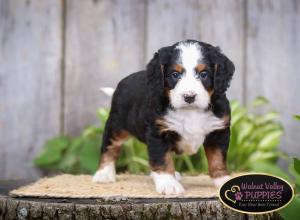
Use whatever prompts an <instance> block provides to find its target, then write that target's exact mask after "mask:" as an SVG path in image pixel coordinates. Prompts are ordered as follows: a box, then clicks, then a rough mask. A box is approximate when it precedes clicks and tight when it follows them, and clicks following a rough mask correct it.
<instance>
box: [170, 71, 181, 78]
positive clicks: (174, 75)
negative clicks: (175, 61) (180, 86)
mask: <svg viewBox="0 0 300 220" xmlns="http://www.w3.org/2000/svg"><path fill="white" fill-rule="evenodd" d="M171 77H172V78H173V79H180V78H181V74H180V73H178V72H173V73H171Z"/></svg>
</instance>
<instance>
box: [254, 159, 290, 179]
mask: <svg viewBox="0 0 300 220" xmlns="http://www.w3.org/2000/svg"><path fill="white" fill-rule="evenodd" d="M251 167H252V170H253V171H256V172H262V173H269V174H273V175H275V176H279V177H281V178H283V179H285V180H286V181H288V182H290V183H291V182H292V179H291V177H290V176H289V175H287V173H286V172H285V171H284V170H282V169H281V168H280V167H279V166H278V165H276V164H271V163H266V162H256V163H253V164H251Z"/></svg>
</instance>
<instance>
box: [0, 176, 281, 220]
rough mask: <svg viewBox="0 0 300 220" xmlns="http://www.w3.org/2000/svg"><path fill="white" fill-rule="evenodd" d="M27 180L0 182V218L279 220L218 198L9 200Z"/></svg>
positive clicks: (24, 198)
mask: <svg viewBox="0 0 300 220" xmlns="http://www.w3.org/2000/svg"><path fill="white" fill-rule="evenodd" d="M27 182H28V181H0V219H280V217H279V215H278V214H277V213H269V214H264V215H248V214H243V213H238V212H236V211H233V210H231V209H229V208H227V207H225V206H223V204H222V203H221V202H220V201H219V200H218V199H217V198H125V197H123V198H122V197H121V198H111V199H109V198H106V199H101V198H98V199H95V198H93V199H92V198H80V199H75V198H39V197H30V196H26V197H18V198H15V197H11V196H10V195H9V191H10V190H12V189H15V188H17V187H19V186H20V185H24V183H27Z"/></svg>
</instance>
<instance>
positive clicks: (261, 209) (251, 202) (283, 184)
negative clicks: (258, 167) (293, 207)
mask: <svg viewBox="0 0 300 220" xmlns="http://www.w3.org/2000/svg"><path fill="white" fill-rule="evenodd" d="M293 196H294V190H293V187H292V186H291V185H290V184H289V183H288V182H287V181H286V180H284V179H282V178H280V177H276V176H273V175H269V174H263V173H253V174H245V175H241V176H237V177H234V178H232V179H230V180H228V181H227V182H225V183H224V184H223V186H222V187H221V188H220V190H219V198H220V200H221V202H222V203H223V204H224V205H225V206H227V207H229V208H231V209H233V210H235V211H238V212H243V213H248V214H262V213H268V212H273V211H276V210H279V209H281V208H283V207H285V206H287V205H288V204H289V203H290V202H291V201H292V198H293Z"/></svg>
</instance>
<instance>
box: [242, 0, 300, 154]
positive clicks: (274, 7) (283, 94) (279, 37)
mask: <svg viewBox="0 0 300 220" xmlns="http://www.w3.org/2000/svg"><path fill="white" fill-rule="evenodd" d="M247 15H248V16H247V48H246V49H247V50H246V51H247V56H246V57H247V60H246V63H247V68H246V76H247V99H248V100H252V99H254V98H255V97H256V96H258V95H263V96H265V97H267V98H268V99H269V100H270V101H271V103H272V106H273V107H274V108H275V109H276V110H277V111H279V112H280V113H281V121H282V122H283V125H284V129H285V134H284V138H283V141H282V143H281V150H284V151H287V152H288V153H289V154H290V155H293V156H294V155H299V149H298V144H297V143H299V142H300V136H299V134H300V126H299V123H298V122H296V121H295V120H294V119H293V118H292V116H293V115H295V114H299V112H300V99H299V86H300V74H299V68H298V65H299V54H300V2H299V1H284V0H276V1H273V0H263V1H260V0H255V1H248V7H247Z"/></svg>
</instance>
